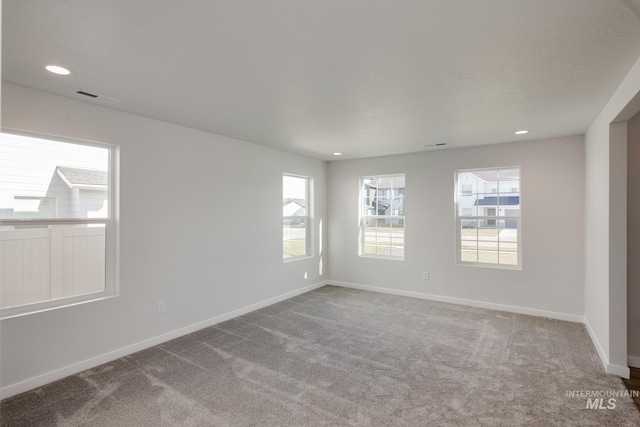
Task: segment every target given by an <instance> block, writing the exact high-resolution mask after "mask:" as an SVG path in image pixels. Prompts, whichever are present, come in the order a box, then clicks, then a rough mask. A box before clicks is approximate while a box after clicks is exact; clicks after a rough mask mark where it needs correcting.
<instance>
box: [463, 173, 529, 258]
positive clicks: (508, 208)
mask: <svg viewBox="0 0 640 427" xmlns="http://www.w3.org/2000/svg"><path fill="white" fill-rule="evenodd" d="M455 178H456V179H455V182H456V187H455V188H456V229H457V262H458V264H466V265H485V266H494V267H495V266H499V267H504V268H521V266H522V250H521V236H520V204H521V198H520V168H519V167H510V168H499V169H478V170H463V171H457V172H456V176H455ZM469 188H471V191H468V190H469Z"/></svg>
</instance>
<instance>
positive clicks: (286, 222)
mask: <svg viewBox="0 0 640 427" xmlns="http://www.w3.org/2000/svg"><path fill="white" fill-rule="evenodd" d="M310 193H311V180H310V179H309V178H306V177H302V176H294V175H283V176H282V258H283V259H284V260H292V259H295V258H300V257H305V256H310V255H311V215H310V212H311V206H310Z"/></svg>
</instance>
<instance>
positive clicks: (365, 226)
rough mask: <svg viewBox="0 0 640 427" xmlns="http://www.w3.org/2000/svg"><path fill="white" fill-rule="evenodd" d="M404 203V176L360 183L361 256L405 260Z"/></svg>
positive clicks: (379, 178) (361, 181)
mask: <svg viewBox="0 0 640 427" xmlns="http://www.w3.org/2000/svg"><path fill="white" fill-rule="evenodd" d="M404 203H405V179H404V175H386V176H367V177H363V178H361V179H360V232H359V239H360V242H359V254H360V256H364V257H377V258H389V259H399V260H402V259H404Z"/></svg>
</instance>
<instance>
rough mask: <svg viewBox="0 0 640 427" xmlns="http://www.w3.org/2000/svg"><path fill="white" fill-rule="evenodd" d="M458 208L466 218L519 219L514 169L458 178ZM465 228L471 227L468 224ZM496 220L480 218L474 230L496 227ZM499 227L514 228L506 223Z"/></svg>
mask: <svg viewBox="0 0 640 427" xmlns="http://www.w3.org/2000/svg"><path fill="white" fill-rule="evenodd" d="M458 195H459V196H458V209H460V212H459V214H460V216H461V217H465V216H469V217H519V216H520V178H519V174H518V173H517V169H513V170H512V169H505V170H501V171H500V174H498V171H496V170H487V171H483V170H480V171H469V172H462V173H460V174H459V175H458ZM467 226H471V225H470V224H467ZM495 226H496V219H491V218H485V219H480V220H479V221H478V223H477V227H495ZM501 227H504V228H516V224H515V221H513V220H509V219H507V220H505V221H504V223H503V224H501Z"/></svg>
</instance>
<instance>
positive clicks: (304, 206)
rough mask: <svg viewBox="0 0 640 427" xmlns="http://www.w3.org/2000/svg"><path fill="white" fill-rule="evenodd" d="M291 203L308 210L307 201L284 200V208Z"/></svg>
mask: <svg viewBox="0 0 640 427" xmlns="http://www.w3.org/2000/svg"><path fill="white" fill-rule="evenodd" d="M290 203H295V204H297V205H300V206H302V207H303V208H306V207H307V206H306V201H305V200H304V199H284V200H282V206H287V205H288V204H290Z"/></svg>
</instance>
